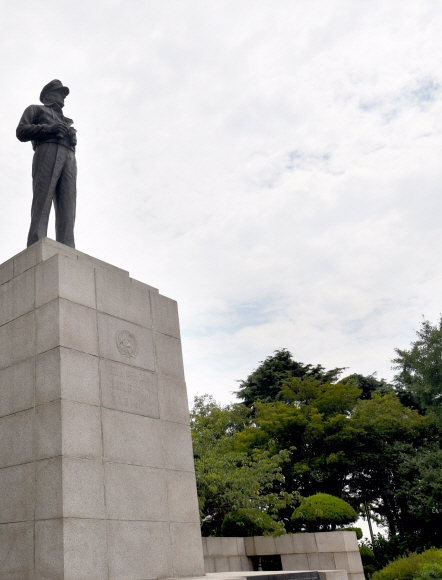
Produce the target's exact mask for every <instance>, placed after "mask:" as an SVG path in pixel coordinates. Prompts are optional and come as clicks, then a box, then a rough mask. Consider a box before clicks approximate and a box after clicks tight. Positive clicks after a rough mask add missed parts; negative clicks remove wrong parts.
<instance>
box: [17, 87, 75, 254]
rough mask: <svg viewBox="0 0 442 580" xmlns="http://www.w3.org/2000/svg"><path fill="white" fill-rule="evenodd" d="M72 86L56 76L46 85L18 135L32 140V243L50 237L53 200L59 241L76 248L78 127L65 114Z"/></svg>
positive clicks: (30, 242) (24, 116)
mask: <svg viewBox="0 0 442 580" xmlns="http://www.w3.org/2000/svg"><path fill="white" fill-rule="evenodd" d="M68 94H69V89H68V87H65V86H63V83H62V82H61V81H59V80H53V81H51V82H50V83H48V84H47V85H46V86H44V87H43V90H42V91H41V94H40V101H41V102H42V103H43V105H31V106H30V107H28V108H27V109H26V110H25V112H24V113H23V115H22V118H21V119H20V123H19V124H18V127H17V139H19V140H20V141H31V142H32V147H33V149H34V151H35V153H34V159H33V162H32V188H33V199H32V208H31V227H30V229H29V235H28V246H30V245H32V244H35V242H37V241H38V240H40V239H41V238H44V237H46V235H47V231H48V221H49V213H50V211H51V206H52V202H54V207H55V232H56V240H57V242H61V243H62V244H66V245H67V246H70V247H71V248H75V241H74V223H75V206H76V199H77V163H76V160H75V146H76V144H77V135H76V133H77V132H76V130H75V129H74V128H73V127H72V124H73V120H72V119H68V118H67V117H65V116H64V115H63V111H62V109H63V107H64V100H65V98H66V96H67V95H68Z"/></svg>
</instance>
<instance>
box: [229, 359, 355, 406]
mask: <svg viewBox="0 0 442 580" xmlns="http://www.w3.org/2000/svg"><path fill="white" fill-rule="evenodd" d="M343 370H344V369H343V368H336V369H332V370H330V371H326V370H325V369H324V367H323V366H321V365H311V364H307V365H305V364H303V363H300V362H296V361H295V360H293V356H292V353H291V352H290V351H288V350H287V349H286V348H281V349H279V350H275V352H274V353H273V355H271V356H268V357H267V358H266V359H265V360H264V361H261V363H260V365H259V366H258V368H257V369H255V370H254V371H253V372H252V373H251V374H250V375H249V376H248V377H247V379H246V380H245V381H239V383H240V387H239V389H238V391H237V393H236V396H237V398H238V399H242V401H243V402H244V404H245V405H247V406H248V407H251V406H252V405H253V404H254V403H255V401H261V402H263V403H268V402H270V401H276V400H278V399H279V398H280V396H281V395H280V392H281V387H282V385H283V384H284V383H285V382H286V381H287V380H289V379H291V378H292V377H297V378H301V377H311V378H314V379H316V380H318V381H320V382H334V381H335V380H337V378H338V377H339V375H340V374H341V373H342V371H343Z"/></svg>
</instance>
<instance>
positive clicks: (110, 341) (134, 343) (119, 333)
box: [98, 312, 155, 371]
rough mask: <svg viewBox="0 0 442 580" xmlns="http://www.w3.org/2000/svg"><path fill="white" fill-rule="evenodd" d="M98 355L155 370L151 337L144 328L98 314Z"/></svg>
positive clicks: (148, 330) (150, 332) (150, 333)
mask: <svg viewBox="0 0 442 580" xmlns="http://www.w3.org/2000/svg"><path fill="white" fill-rule="evenodd" d="M98 339H99V355H100V357H101V358H106V359H109V360H113V361H115V362H121V363H124V364H129V365H132V366H135V367H140V368H142V369H148V370H150V371H154V370H155V356H154V348H153V336H152V330H151V329H150V328H144V327H142V326H139V325H137V324H132V323H131V322H127V321H125V320H120V319H119V318H115V317H113V316H108V315H107V314H104V313H103V312H98Z"/></svg>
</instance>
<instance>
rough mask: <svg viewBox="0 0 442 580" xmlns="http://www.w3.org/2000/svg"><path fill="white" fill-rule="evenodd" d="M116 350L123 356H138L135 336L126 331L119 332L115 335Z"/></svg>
mask: <svg viewBox="0 0 442 580" xmlns="http://www.w3.org/2000/svg"><path fill="white" fill-rule="evenodd" d="M115 342H116V343H117V348H118V350H119V352H120V354H122V355H123V356H127V357H129V358H135V357H136V356H137V354H138V344H137V339H136V338H135V336H134V335H133V334H132V333H131V332H129V331H128V330H120V332H117V334H116V335H115Z"/></svg>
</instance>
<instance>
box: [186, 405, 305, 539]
mask: <svg viewBox="0 0 442 580" xmlns="http://www.w3.org/2000/svg"><path fill="white" fill-rule="evenodd" d="M249 416H250V409H248V408H247V407H245V406H244V405H241V404H236V405H227V406H225V407H222V406H220V405H218V404H217V403H216V402H215V401H214V400H213V398H212V397H210V396H208V395H206V396H203V397H196V398H195V406H194V409H193V411H192V413H191V426H192V439H193V449H194V457H195V471H196V480H197V491H198V500H199V507H200V516H201V522H202V524H201V528H202V534H203V535H204V536H209V535H221V525H222V522H223V520H224V518H225V516H226V515H227V514H228V513H229V512H232V511H236V510H238V509H240V508H252V509H258V510H261V511H263V512H268V513H269V514H271V516H273V517H274V518H275V519H276V520H277V519H278V510H279V509H284V508H286V507H287V506H293V505H294V504H295V503H296V498H297V495H298V494H296V493H288V492H286V490H285V486H284V482H283V479H284V478H283V475H282V468H281V465H282V464H283V463H284V462H286V461H288V459H289V454H288V453H287V452H286V451H285V450H281V451H280V452H277V453H270V452H269V451H268V450H265V449H259V448H257V449H253V448H251V449H248V450H238V449H236V448H235V434H236V433H239V432H241V430H242V429H243V428H244V426H245V425H247V424H249V423H250V419H249ZM292 509H293V508H292Z"/></svg>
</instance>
